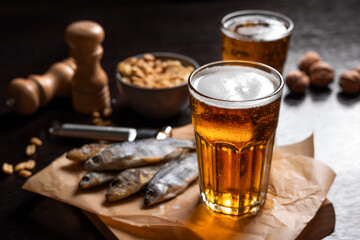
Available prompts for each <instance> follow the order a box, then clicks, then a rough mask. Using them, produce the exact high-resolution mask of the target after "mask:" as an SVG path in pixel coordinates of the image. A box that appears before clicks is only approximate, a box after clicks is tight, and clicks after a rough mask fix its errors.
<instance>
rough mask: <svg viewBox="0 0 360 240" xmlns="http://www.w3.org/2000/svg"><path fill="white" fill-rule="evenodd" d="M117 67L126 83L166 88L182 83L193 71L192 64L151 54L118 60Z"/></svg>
mask: <svg viewBox="0 0 360 240" xmlns="http://www.w3.org/2000/svg"><path fill="white" fill-rule="evenodd" d="M117 69H118V71H119V72H120V74H121V76H122V80H123V81H124V82H126V83H129V84H133V85H135V86H138V87H147V88H166V87H173V86H176V85H179V84H182V83H184V82H186V81H187V79H188V77H189V76H190V74H191V73H192V71H194V70H195V69H194V67H192V66H183V65H182V64H181V62H180V61H178V60H161V59H156V58H155V57H154V56H153V55H152V54H144V56H143V58H139V59H137V58H135V57H129V58H127V59H125V60H124V61H122V62H119V63H118V65H117Z"/></svg>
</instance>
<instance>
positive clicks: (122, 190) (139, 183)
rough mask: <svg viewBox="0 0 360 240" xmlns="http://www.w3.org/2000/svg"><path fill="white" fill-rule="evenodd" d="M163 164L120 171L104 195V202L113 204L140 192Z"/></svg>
mask: <svg viewBox="0 0 360 240" xmlns="http://www.w3.org/2000/svg"><path fill="white" fill-rule="evenodd" d="M164 164H165V163H159V164H155V165H151V166H145V167H139V168H128V169H126V170H124V171H122V172H121V173H119V174H118V175H117V176H116V178H115V179H114V180H113V181H112V182H111V183H110V187H109V189H108V191H107V193H106V194H105V197H106V200H107V201H109V202H114V201H117V200H121V199H123V198H126V197H128V196H130V195H132V194H134V193H136V192H138V191H140V190H141V189H143V188H144V187H145V186H146V184H147V183H148V182H149V181H150V180H151V178H152V177H153V176H154V175H155V173H156V172H157V171H159V170H160V169H161V168H162V167H163V166H164Z"/></svg>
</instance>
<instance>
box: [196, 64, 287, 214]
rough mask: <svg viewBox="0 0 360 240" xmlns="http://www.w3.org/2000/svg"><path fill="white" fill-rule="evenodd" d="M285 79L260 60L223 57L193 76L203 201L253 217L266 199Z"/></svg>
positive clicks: (225, 211)
mask: <svg viewBox="0 0 360 240" xmlns="http://www.w3.org/2000/svg"><path fill="white" fill-rule="evenodd" d="M283 86H284V80H283V78H282V76H281V75H280V74H279V72H277V71H276V70H275V69H273V68H271V67H269V66H267V65H264V64H261V63H255V62H248V61H220V62H214V63H210V64H208V65H205V66H202V67H200V68H198V69H197V70H196V71H194V72H193V73H192V74H191V76H190V78H189V92H190V102H191V118H192V124H193V127H194V130H195V139H196V151H197V156H198V163H199V175H200V193H201V199H202V201H203V202H204V203H205V204H206V205H207V206H208V207H209V208H210V209H212V210H213V211H216V212H221V213H225V214H232V215H241V216H248V215H253V214H256V213H257V212H258V210H259V209H260V206H261V205H262V204H263V203H264V202H265V197H266V193H267V188H268V181H269V173H270V164H271V158H272V152H273V145H274V137H275V130H276V127H277V123H278V117H279V108H280V101H281V94H282V89H283Z"/></svg>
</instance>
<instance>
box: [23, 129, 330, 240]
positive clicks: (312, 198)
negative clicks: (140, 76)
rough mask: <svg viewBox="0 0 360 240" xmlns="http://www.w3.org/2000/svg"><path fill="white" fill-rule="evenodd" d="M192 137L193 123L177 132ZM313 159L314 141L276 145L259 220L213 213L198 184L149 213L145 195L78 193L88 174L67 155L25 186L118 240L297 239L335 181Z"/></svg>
mask: <svg viewBox="0 0 360 240" xmlns="http://www.w3.org/2000/svg"><path fill="white" fill-rule="evenodd" d="M192 136H193V134H192V128H191V126H189V125H188V126H185V127H182V128H179V129H176V130H175V131H174V137H177V138H191V137H192ZM313 155H314V147H313V138H312V137H310V138H309V139H306V140H305V141H302V142H300V143H297V144H293V145H289V146H282V147H276V148H275V151H274V157H273V162H272V166H271V174H270V183H269V190H268V195H267V200H266V203H265V205H264V206H263V208H262V210H261V211H260V212H259V214H258V215H257V216H255V217H250V218H245V219H239V218H237V217H233V216H225V215H222V214H217V213H213V212H211V211H210V210H208V209H207V208H206V207H205V206H204V205H202V204H201V203H200V200H199V187H198V183H197V182H195V183H193V184H192V185H191V186H190V187H189V188H188V189H187V190H186V191H185V192H184V193H183V194H182V195H180V196H178V197H176V198H174V199H172V200H170V201H167V202H164V203H161V204H158V205H157V206H155V207H153V208H149V209H144V208H143V201H144V192H140V193H138V194H136V195H134V196H132V197H130V198H127V199H124V200H122V201H119V202H117V203H107V202H106V201H105V197H104V194H105V192H106V187H105V186H104V187H100V188H97V189H94V190H87V191H86V190H83V191H79V190H78V187H77V186H78V182H79V180H80V178H81V177H82V175H83V174H84V173H85V171H84V170H83V167H82V166H81V165H79V164H76V163H73V162H72V161H70V160H68V159H66V157H65V155H62V156H60V157H58V158H57V159H55V160H54V161H53V162H52V163H51V164H50V165H49V166H47V167H46V168H44V169H43V170H42V171H40V172H38V173H37V174H35V175H34V176H32V177H31V178H30V179H28V180H27V181H26V182H25V184H24V186H23V188H24V189H26V190H29V191H33V192H35V193H39V194H42V195H44V196H47V197H50V198H54V199H57V200H59V201H63V202H66V203H68V204H71V205H73V206H76V207H79V208H81V209H84V210H86V211H89V212H91V213H94V214H96V215H98V217H99V218H100V219H101V220H102V221H103V222H104V223H105V224H106V225H107V226H109V228H111V229H112V231H113V232H114V233H115V235H116V236H117V237H118V238H119V239H123V238H124V236H125V235H127V234H125V235H124V232H123V231H124V230H126V231H127V232H128V233H129V235H128V236H129V237H128V239H144V238H145V239H240V238H241V239H251V240H257V239H277V240H278V239H286V240H288V239H295V238H296V237H297V236H298V235H299V233H300V232H301V231H302V230H303V229H304V227H305V226H306V224H307V223H308V222H309V221H310V220H311V219H312V218H313V217H314V216H315V214H316V212H317V210H318V209H319V207H320V206H321V204H322V202H323V201H324V200H325V198H326V194H327V192H328V191H329V188H330V187H331V184H332V182H333V180H334V178H335V173H334V172H333V171H332V170H331V169H330V168H329V167H327V166H326V165H325V164H323V163H321V162H319V161H317V160H314V159H313ZM116 229H119V232H118V234H116ZM120 229H121V231H120ZM130 236H132V237H130Z"/></svg>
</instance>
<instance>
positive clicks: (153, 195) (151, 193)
mask: <svg viewBox="0 0 360 240" xmlns="http://www.w3.org/2000/svg"><path fill="white" fill-rule="evenodd" d="M156 195H157V194H156V191H154V190H153V189H152V188H150V189H149V190H148V191H147V192H146V197H147V198H148V199H149V200H151V199H154V198H156Z"/></svg>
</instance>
